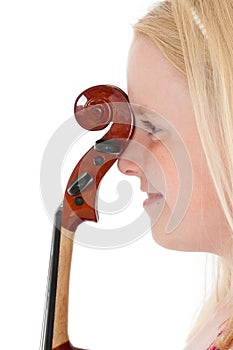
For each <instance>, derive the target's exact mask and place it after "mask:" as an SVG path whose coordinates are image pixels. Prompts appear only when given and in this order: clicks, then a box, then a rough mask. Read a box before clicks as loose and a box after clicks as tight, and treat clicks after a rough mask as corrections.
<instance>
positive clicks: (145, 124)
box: [142, 120, 161, 135]
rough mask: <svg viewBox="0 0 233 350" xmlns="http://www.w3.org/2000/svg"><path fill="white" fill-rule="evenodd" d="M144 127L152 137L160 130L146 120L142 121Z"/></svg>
mask: <svg viewBox="0 0 233 350" xmlns="http://www.w3.org/2000/svg"><path fill="white" fill-rule="evenodd" d="M142 123H143V125H144V127H145V128H146V129H147V130H149V131H150V132H151V134H152V135H155V134H156V133H157V132H159V131H161V129H159V128H157V127H156V126H155V125H153V124H152V123H151V122H149V121H148V120H142Z"/></svg>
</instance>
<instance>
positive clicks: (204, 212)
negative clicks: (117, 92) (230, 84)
mask: <svg viewBox="0 0 233 350" xmlns="http://www.w3.org/2000/svg"><path fill="white" fill-rule="evenodd" d="M127 75H128V77H127V78H128V95H129V100H130V102H131V103H132V108H133V110H134V114H135V118H136V131H135V133H134V136H133V138H132V141H131V142H130V144H129V146H128V147H127V149H126V150H125V152H124V153H123V155H122V156H121V158H120V159H119V161H118V168H119V170H120V171H121V172H122V173H124V174H126V175H129V176H136V177H138V178H139V180H140V183H141V190H142V191H145V192H147V193H148V192H150V193H155V192H160V193H162V195H163V196H162V197H161V198H160V199H158V200H153V195H152V196H150V197H151V198H152V200H150V201H149V204H148V202H147V204H146V203H145V205H144V207H145V210H146V212H147V213H148V215H149V217H150V221H151V231H152V235H153V238H154V240H155V241H156V242H157V243H159V244H160V245H162V246H163V247H165V248H168V249H173V250H182V251H201V252H210V253H214V254H218V255H223V256H227V254H229V251H230V250H229V248H230V246H231V244H230V243H231V232H230V229H229V226H228V224H227V222H226V219H225V217H224V214H223V211H222V209H221V206H220V203H219V200H218V197H217V194H216V191H215V188H214V185H213V181H212V179H211V176H210V172H209V169H208V166H207V162H206V158H205V155H204V152H203V148H202V144H201V140H200V137H199V133H198V130H197V126H196V122H195V115H194V111H193V107H192V101H191V98H190V94H189V89H188V84H187V79H186V77H185V76H184V75H183V74H182V73H181V72H179V71H178V70H177V69H176V68H175V67H174V66H173V65H172V64H171V63H170V62H169V61H168V60H167V59H166V58H165V56H164V55H163V54H162V52H161V51H160V49H159V48H158V47H157V46H156V45H155V44H154V43H153V42H152V41H151V40H150V39H149V38H146V37H143V36H135V37H134V39H133V42H132V45H131V48H130V51H129V59H128V72H127ZM142 112H143V113H144V114H146V115H142ZM156 116H157V117H156ZM156 118H157V119H156ZM142 120H143V122H142ZM148 123H150V124H153V125H154V126H159V127H160V129H161V131H160V132H158V133H157V134H155V135H152V131H148V130H146V129H145V125H148ZM179 194H181V198H180V200H179V202H178V206H177V207H176V203H177V199H178V198H179ZM182 205H183V206H182ZM172 214H173V215H174V219H173V222H172V224H170V233H167V231H168V227H167V225H168V223H169V218H170V217H171V215H172Z"/></svg>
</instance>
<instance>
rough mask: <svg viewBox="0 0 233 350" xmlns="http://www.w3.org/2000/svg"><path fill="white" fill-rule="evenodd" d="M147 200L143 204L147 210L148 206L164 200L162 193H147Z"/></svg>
mask: <svg viewBox="0 0 233 350" xmlns="http://www.w3.org/2000/svg"><path fill="white" fill-rule="evenodd" d="M147 196H148V197H147V199H146V200H145V201H144V202H143V207H144V208H146V207H147V206H149V205H151V204H153V203H155V202H157V201H159V200H161V199H162V198H163V195H162V194H161V193H153V192H150V193H147Z"/></svg>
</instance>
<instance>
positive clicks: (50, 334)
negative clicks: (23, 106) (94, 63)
mask: <svg viewBox="0 0 233 350" xmlns="http://www.w3.org/2000/svg"><path fill="white" fill-rule="evenodd" d="M74 115H75V118H76V120H77V122H78V123H79V124H80V125H81V126H82V127H83V128H85V129H87V130H101V129H104V128H106V127H107V126H108V125H109V124H110V123H111V127H110V129H109V130H108V131H107V133H106V134H105V135H104V136H103V137H102V138H101V139H100V140H98V141H96V143H95V145H94V146H93V147H92V148H90V149H89V151H88V152H87V153H86V154H85V155H84V156H83V157H82V158H81V160H80V161H79V162H78V164H77V165H76V166H75V168H74V170H73V172H72V174H71V176H70V178H69V180H68V183H67V186H66V190H65V195H64V200H63V203H62V205H61V206H60V207H59V208H58V210H57V212H56V215H55V222H54V231H53V238H52V248H51V256H50V264H49V275H48V286H47V292H46V307H45V315H44V322H43V330H42V338H41V347H40V350H55V349H56V350H82V349H80V348H75V347H74V346H73V345H72V344H71V343H70V341H69V337H68V296H69V277H70V268H71V257H72V249H73V238H74V234H75V231H76V229H77V227H78V226H79V225H80V224H82V223H83V222H84V221H94V222H97V221H98V211H97V207H96V203H97V196H98V188H99V184H100V181H101V179H102V178H103V176H104V175H105V174H106V172H107V171H108V170H109V169H110V168H111V166H112V165H113V164H114V162H115V161H116V160H117V158H118V157H119V155H120V154H121V153H122V152H123V151H124V149H125V148H126V147H127V144H128V142H129V140H130V138H131V137H132V135H133V131H134V116H133V113H132V110H131V107H130V104H129V101H128V96H127V95H126V94H125V93H124V92H123V91H122V90H121V89H119V88H118V87H115V86H111V85H98V86H94V87H91V88H89V89H87V90H85V91H84V92H83V93H82V94H80V95H79V96H78V97H77V99H76V101H75V105H74ZM77 233H78V231H77Z"/></svg>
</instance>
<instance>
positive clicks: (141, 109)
mask: <svg viewBox="0 0 233 350" xmlns="http://www.w3.org/2000/svg"><path fill="white" fill-rule="evenodd" d="M131 106H132V109H133V112H134V113H135V114H140V115H141V116H144V117H151V118H153V119H157V120H161V119H163V117H162V116H161V115H159V114H158V113H156V112H154V111H152V110H151V109H150V108H149V107H147V106H142V105H131Z"/></svg>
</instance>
